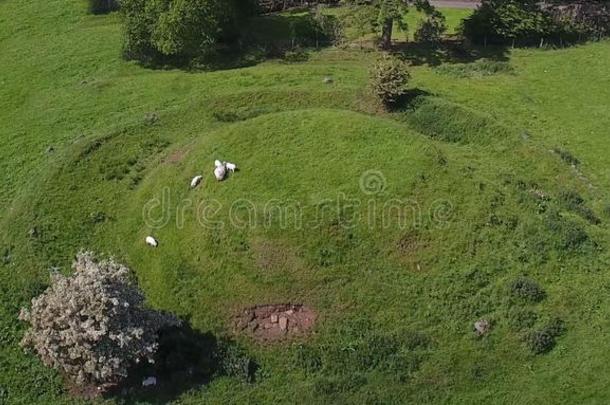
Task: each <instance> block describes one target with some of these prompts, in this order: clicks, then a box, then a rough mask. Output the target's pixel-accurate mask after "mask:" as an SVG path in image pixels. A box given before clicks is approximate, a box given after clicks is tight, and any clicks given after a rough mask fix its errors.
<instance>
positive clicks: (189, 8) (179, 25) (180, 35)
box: [121, 0, 251, 64]
mask: <svg viewBox="0 0 610 405" xmlns="http://www.w3.org/2000/svg"><path fill="white" fill-rule="evenodd" d="M238 3H239V4H238ZM248 4H250V2H247V4H242V3H241V2H239V1H237V0H233V1H227V0H182V1H177V0H157V1H154V2H150V1H147V0H122V3H121V9H122V10H123V14H124V17H125V18H124V21H125V42H124V46H123V53H124V56H125V58H127V59H133V60H138V61H140V62H142V63H146V64H149V63H185V62H190V61H193V60H197V59H202V58H206V57H209V56H210V55H211V54H213V53H214V52H215V51H216V50H217V45H218V43H220V42H224V41H228V40H230V39H232V38H234V37H235V36H236V35H237V31H238V26H239V22H240V20H241V19H242V18H243V17H245V16H246V15H247V13H248V12H249V11H250V10H251V7H249V6H248Z"/></svg>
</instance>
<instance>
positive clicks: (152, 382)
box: [142, 377, 157, 387]
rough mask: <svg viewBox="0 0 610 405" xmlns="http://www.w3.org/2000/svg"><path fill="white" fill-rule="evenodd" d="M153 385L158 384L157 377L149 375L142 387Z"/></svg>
mask: <svg viewBox="0 0 610 405" xmlns="http://www.w3.org/2000/svg"><path fill="white" fill-rule="evenodd" d="M151 385H157V378H156V377H148V378H145V379H144V381H142V387H149V386H151Z"/></svg>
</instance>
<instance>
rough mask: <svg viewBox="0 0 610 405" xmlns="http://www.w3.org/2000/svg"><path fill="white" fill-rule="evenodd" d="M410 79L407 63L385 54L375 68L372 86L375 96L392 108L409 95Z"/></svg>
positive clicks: (372, 74) (372, 75)
mask: <svg viewBox="0 0 610 405" xmlns="http://www.w3.org/2000/svg"><path fill="white" fill-rule="evenodd" d="M410 78H411V76H410V75H409V72H408V70H407V65H406V63H404V62H403V61H401V60H400V59H398V58H396V57H393V56H391V55H388V54H384V55H383V56H382V57H381V58H380V59H379V60H378V61H377V62H376V63H375V66H374V67H373V70H372V73H371V85H372V88H373V92H374V93H375V95H376V96H377V97H379V99H380V100H381V101H382V102H383V103H384V104H385V105H386V106H391V105H393V104H396V103H397V102H398V101H399V100H400V98H401V97H402V96H404V95H405V94H406V93H407V90H408V87H407V85H408V83H409V79H410Z"/></svg>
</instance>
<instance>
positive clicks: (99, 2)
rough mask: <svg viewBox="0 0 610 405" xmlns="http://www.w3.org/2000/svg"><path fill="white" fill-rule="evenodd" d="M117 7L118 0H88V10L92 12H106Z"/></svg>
mask: <svg viewBox="0 0 610 405" xmlns="http://www.w3.org/2000/svg"><path fill="white" fill-rule="evenodd" d="M118 9H119V2H118V0H89V11H90V12H92V13H93V14H106V13H110V12H111V11H116V10H118Z"/></svg>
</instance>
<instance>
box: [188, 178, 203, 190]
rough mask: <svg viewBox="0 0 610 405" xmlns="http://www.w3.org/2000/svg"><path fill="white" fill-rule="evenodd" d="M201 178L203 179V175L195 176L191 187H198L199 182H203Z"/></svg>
mask: <svg viewBox="0 0 610 405" xmlns="http://www.w3.org/2000/svg"><path fill="white" fill-rule="evenodd" d="M201 180H203V176H195V177H193V180H191V188H195V187H197V186H198V185H199V183H201Z"/></svg>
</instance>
